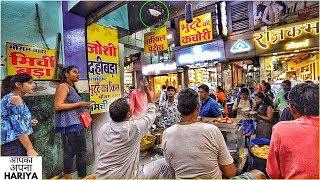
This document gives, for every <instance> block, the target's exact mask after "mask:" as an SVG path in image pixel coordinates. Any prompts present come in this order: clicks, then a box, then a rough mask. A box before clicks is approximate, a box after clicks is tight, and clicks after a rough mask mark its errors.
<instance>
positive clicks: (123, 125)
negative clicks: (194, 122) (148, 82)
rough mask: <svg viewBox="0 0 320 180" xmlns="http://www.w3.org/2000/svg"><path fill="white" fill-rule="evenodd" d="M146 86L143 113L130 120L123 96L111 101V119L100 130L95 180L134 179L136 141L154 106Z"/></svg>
mask: <svg viewBox="0 0 320 180" xmlns="http://www.w3.org/2000/svg"><path fill="white" fill-rule="evenodd" d="M145 89H146V91H145V92H146V94H147V100H148V103H149V104H148V105H147V106H148V108H147V113H146V114H145V115H144V116H142V117H140V118H139V119H135V120H132V119H130V117H131V111H130V105H129V103H128V101H127V100H126V99H125V98H119V99H117V100H116V101H114V102H113V103H111V105H110V108H109V111H110V116H111V118H112V120H111V121H108V122H106V123H105V124H104V125H103V126H102V127H101V129H100V132H99V136H98V157H97V170H96V176H97V178H99V179H109V178H112V179H120V178H121V179H128V178H137V177H138V172H139V168H138V167H139V156H140V141H141V139H142V137H143V136H144V135H145V134H146V133H147V132H148V130H149V128H150V126H151V125H152V124H153V122H154V120H155V117H156V107H155V105H154V104H151V103H153V100H152V99H151V95H150V93H149V92H150V91H148V90H147V88H146V87H145Z"/></svg>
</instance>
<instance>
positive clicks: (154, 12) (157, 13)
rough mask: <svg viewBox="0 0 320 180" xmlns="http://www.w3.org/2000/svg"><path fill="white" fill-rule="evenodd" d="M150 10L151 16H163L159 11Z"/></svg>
mask: <svg viewBox="0 0 320 180" xmlns="http://www.w3.org/2000/svg"><path fill="white" fill-rule="evenodd" d="M148 10H149V12H150V14H151V15H152V16H155V17H158V16H160V15H161V12H159V11H157V10H155V9H148Z"/></svg>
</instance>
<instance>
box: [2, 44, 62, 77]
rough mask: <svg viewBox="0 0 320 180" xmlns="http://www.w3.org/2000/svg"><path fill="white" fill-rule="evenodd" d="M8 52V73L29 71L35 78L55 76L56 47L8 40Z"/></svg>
mask: <svg viewBox="0 0 320 180" xmlns="http://www.w3.org/2000/svg"><path fill="white" fill-rule="evenodd" d="M6 53H7V54H6V55H7V74H8V75H15V74H18V73H28V74H30V75H31V76H32V77H33V79H34V80H53V79H54V78H55V72H56V59H55V54H56V50H55V49H45V48H40V47H36V46H31V45H24V44H17V43H11V42H7V43H6Z"/></svg>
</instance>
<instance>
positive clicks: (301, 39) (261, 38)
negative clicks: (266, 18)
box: [254, 19, 319, 54]
mask: <svg viewBox="0 0 320 180" xmlns="http://www.w3.org/2000/svg"><path fill="white" fill-rule="evenodd" d="M254 41H255V46H256V49H257V53H258V54H269V53H279V52H280V53H281V52H287V53H288V52H297V51H301V50H307V49H319V19H313V20H308V21H303V22H299V23H293V24H290V25H286V26H278V27H276V28H273V29H268V30H262V31H258V32H255V33H254Z"/></svg>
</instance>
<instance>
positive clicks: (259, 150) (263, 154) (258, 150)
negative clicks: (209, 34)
mask: <svg viewBox="0 0 320 180" xmlns="http://www.w3.org/2000/svg"><path fill="white" fill-rule="evenodd" d="M251 152H252V154H254V155H255V156H257V157H259V158H261V159H267V157H268V152H269V146H268V145H263V146H262V147H260V146H258V145H254V146H253V147H252V148H251Z"/></svg>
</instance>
